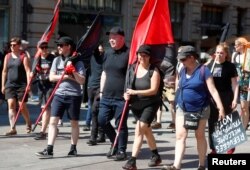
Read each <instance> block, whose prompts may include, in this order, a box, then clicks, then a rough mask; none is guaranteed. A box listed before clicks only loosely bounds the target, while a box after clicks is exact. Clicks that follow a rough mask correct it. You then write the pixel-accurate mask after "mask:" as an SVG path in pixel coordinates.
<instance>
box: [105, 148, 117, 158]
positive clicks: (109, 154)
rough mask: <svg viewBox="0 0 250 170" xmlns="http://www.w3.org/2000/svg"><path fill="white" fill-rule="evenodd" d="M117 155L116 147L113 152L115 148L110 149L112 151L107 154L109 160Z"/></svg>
mask: <svg viewBox="0 0 250 170" xmlns="http://www.w3.org/2000/svg"><path fill="white" fill-rule="evenodd" d="M112 151H113V153H112ZM116 153H117V148H116V147H115V148H114V150H113V147H111V148H110V150H109V151H108V153H107V154H106V156H107V158H111V157H112V156H114V155H116Z"/></svg>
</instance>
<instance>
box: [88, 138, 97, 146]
mask: <svg viewBox="0 0 250 170" xmlns="http://www.w3.org/2000/svg"><path fill="white" fill-rule="evenodd" d="M87 144H88V145H89V146H94V145H97V142H96V141H95V140H91V139H90V140H89V141H88V142H87Z"/></svg>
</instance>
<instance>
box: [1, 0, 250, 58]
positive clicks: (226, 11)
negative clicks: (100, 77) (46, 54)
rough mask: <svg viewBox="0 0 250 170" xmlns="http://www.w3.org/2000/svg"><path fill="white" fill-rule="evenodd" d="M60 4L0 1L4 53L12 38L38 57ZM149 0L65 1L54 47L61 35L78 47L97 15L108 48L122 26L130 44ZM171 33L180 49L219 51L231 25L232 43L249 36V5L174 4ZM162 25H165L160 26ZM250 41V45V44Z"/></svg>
mask: <svg viewBox="0 0 250 170" xmlns="http://www.w3.org/2000/svg"><path fill="white" fill-rule="evenodd" d="M56 2H57V0H0V48H2V46H3V44H4V43H6V42H7V41H8V40H9V39H10V38H11V37H12V36H15V35H18V36H20V37H22V38H23V39H26V40H28V41H29V42H30V48H31V53H35V47H36V44H37V41H38V40H39V39H40V37H41V36H42V34H43V32H44V31H45V29H46V27H47V26H48V23H49V22H50V20H51V18H52V15H53V10H54V6H55V4H56ZM144 2H145V0H61V5H60V19H59V22H58V24H57V28H56V30H55V33H54V36H53V37H52V40H51V41H50V43H49V46H50V48H55V44H54V40H55V39H57V38H58V37H59V36H60V35H69V36H71V37H73V38H74V40H75V41H76V42H77V41H78V40H79V39H80V37H81V36H82V35H83V34H84V33H85V32H86V30H87V29H88V27H89V26H90V24H91V23H92V21H93V19H94V17H95V16H96V14H97V13H98V11H100V10H102V11H103V15H102V16H103V25H104V26H103V28H102V35H103V36H102V38H101V42H102V43H103V44H104V45H107V43H108V39H107V36H105V32H106V31H107V30H109V29H110V28H111V27H112V26H114V25H120V26H122V27H123V28H124V30H125V33H126V40H127V43H128V44H129V43H130V42H131V37H132V34H133V29H134V26H135V23H136V21H137V18H138V16H139V13H140V10H141V8H142V6H143V4H144ZM169 6H170V13H171V14H170V15H171V21H172V29H173V33H174V39H175V42H176V44H177V46H178V45H183V44H192V45H194V46H196V47H197V48H198V49H200V50H201V51H206V50H208V49H210V48H211V47H214V46H215V45H216V43H217V42H218V40H219V38H220V35H221V32H222V31H221V28H222V27H223V26H224V25H225V24H226V23H230V29H229V32H228V38H227V41H228V42H229V43H233V40H234V38H235V37H236V36H246V37H247V38H248V35H249V34H250V1H248V0H237V1H236V0H169ZM159 24H160V23H159ZM249 40H250V39H249Z"/></svg>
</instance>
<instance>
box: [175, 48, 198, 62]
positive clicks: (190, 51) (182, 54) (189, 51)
mask: <svg viewBox="0 0 250 170" xmlns="http://www.w3.org/2000/svg"><path fill="white" fill-rule="evenodd" d="M190 55H195V56H196V55H197V53H196V50H195V48H194V47H193V46H191V45H187V46H182V47H181V48H180V50H179V51H178V55H177V58H178V59H179V60H180V59H184V58H186V57H187V56H190Z"/></svg>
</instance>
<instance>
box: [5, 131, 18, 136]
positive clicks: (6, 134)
mask: <svg viewBox="0 0 250 170" xmlns="http://www.w3.org/2000/svg"><path fill="white" fill-rule="evenodd" d="M16 134H17V131H16V129H11V130H10V131H8V132H6V133H5V136H12V135H16Z"/></svg>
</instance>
